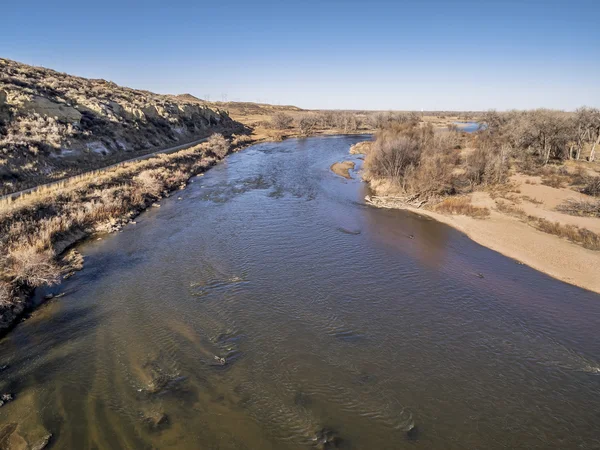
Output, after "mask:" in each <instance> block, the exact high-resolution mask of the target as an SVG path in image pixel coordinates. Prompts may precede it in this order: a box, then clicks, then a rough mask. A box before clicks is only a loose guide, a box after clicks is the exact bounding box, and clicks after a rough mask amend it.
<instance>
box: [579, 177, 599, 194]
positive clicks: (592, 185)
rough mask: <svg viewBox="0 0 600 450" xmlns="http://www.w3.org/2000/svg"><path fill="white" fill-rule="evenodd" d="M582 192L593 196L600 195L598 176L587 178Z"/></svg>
mask: <svg viewBox="0 0 600 450" xmlns="http://www.w3.org/2000/svg"><path fill="white" fill-rule="evenodd" d="M582 192H583V193H584V194H587V195H591V196H593V197H600V177H589V178H587V179H586V181H585V186H584V187H583V189H582Z"/></svg>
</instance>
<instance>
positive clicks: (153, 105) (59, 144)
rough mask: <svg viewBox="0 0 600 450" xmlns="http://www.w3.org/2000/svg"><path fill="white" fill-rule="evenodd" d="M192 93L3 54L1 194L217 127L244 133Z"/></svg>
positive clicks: (186, 139) (0, 84)
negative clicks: (152, 88)
mask: <svg viewBox="0 0 600 450" xmlns="http://www.w3.org/2000/svg"><path fill="white" fill-rule="evenodd" d="M242 131H243V126H242V125H241V124H239V123H237V122H235V121H234V120H232V119H231V118H230V117H229V115H228V113H227V112H226V111H223V110H220V109H218V108H215V107H214V106H212V105H208V104H207V103H206V102H203V101H201V100H199V99H196V98H195V97H193V96H191V95H186V96H169V95H160V94H154V93H152V92H148V91H141V90H136V89H130V88H127V87H121V86H118V85H116V84H115V83H113V82H111V81H106V80H98V79H87V78H81V77H76V76H71V75H67V74H64V73H59V72H56V71H54V70H50V69H46V68H42V67H33V66H28V65H26V64H21V63H18V62H15V61H11V60H8V59H2V58H0V195H1V194H6V193H10V192H14V191H18V190H20V189H25V188H28V187H31V186H35V185H38V184H42V183H46V182H48V181H52V180H56V179H60V178H64V177H66V176H70V175H73V174H77V173H81V172H83V171H86V170H90V169H94V168H99V167H103V166H105V165H108V164H112V163H115V162H118V161H122V160H125V159H128V158H131V157H135V156H138V155H142V154H144V153H149V152H151V151H154V150H158V149H160V148H167V147H172V146H175V145H178V144H183V143H186V142H190V141H193V140H196V139H199V138H202V137H205V136H208V135H210V134H212V133H214V132H224V133H233V132H238V133H239V132H242Z"/></svg>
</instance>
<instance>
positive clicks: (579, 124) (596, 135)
mask: <svg viewBox="0 0 600 450" xmlns="http://www.w3.org/2000/svg"><path fill="white" fill-rule="evenodd" d="M574 121H575V127H576V130H577V131H576V133H577V154H576V159H579V158H580V156H581V150H582V149H583V147H584V146H585V145H586V144H588V145H591V146H592V149H591V152H590V158H589V159H590V161H594V159H595V156H596V147H598V145H599V144H600V110H598V109H597V108H587V107H582V108H579V109H577V111H575V118H574Z"/></svg>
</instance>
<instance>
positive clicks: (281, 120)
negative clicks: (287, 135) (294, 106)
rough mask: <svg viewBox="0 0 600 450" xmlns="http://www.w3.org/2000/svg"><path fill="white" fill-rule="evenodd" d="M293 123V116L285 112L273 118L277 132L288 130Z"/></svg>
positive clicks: (274, 115) (273, 124)
mask: <svg viewBox="0 0 600 450" xmlns="http://www.w3.org/2000/svg"><path fill="white" fill-rule="evenodd" d="M293 122H294V119H293V118H292V116H290V115H289V114H286V113H283V112H278V113H275V114H273V116H272V117H271V125H272V126H273V128H275V129H277V130H287V129H288V128H289V127H291V126H292V123H293Z"/></svg>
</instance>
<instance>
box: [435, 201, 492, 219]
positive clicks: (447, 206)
mask: <svg viewBox="0 0 600 450" xmlns="http://www.w3.org/2000/svg"><path fill="white" fill-rule="evenodd" d="M433 210H434V211H436V212H441V213H446V214H454V215H463V216H469V217H474V218H476V219H483V218H485V217H488V216H489V215H490V210H489V209H488V208H481V207H478V206H474V205H472V204H471V199H470V198H469V197H450V198H447V199H445V200H443V201H442V202H440V203H438V204H437V205H435V207H434V208H433Z"/></svg>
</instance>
